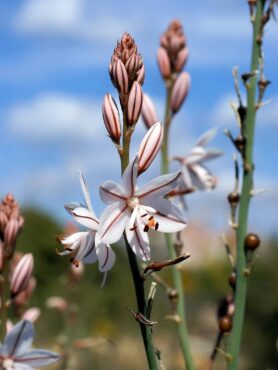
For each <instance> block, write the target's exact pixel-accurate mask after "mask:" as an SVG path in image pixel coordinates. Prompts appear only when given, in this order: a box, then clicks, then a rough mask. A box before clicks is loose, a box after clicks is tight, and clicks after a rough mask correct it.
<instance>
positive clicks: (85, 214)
mask: <svg viewBox="0 0 278 370" xmlns="http://www.w3.org/2000/svg"><path fill="white" fill-rule="evenodd" d="M71 215H72V216H73V218H74V219H75V221H77V222H78V223H80V224H81V225H83V226H86V227H88V228H89V229H92V230H95V231H96V230H97V229H98V219H97V218H96V217H95V216H94V214H93V213H91V211H89V210H88V209H87V208H85V207H77V208H75V209H74V210H72V211H71Z"/></svg>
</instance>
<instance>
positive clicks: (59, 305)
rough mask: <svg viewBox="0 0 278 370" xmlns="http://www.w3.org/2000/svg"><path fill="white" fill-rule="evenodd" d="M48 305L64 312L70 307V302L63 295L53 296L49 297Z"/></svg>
mask: <svg viewBox="0 0 278 370" xmlns="http://www.w3.org/2000/svg"><path fill="white" fill-rule="evenodd" d="M46 307H47V308H51V309H55V310H58V311H61V312H62V311H65V310H66V309H67V308H68V302H67V301H66V300H65V299H64V298H62V297H58V296H53V297H50V298H48V299H47V301H46Z"/></svg>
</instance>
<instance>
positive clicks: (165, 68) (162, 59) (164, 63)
mask: <svg viewBox="0 0 278 370" xmlns="http://www.w3.org/2000/svg"><path fill="white" fill-rule="evenodd" d="M157 63H158V67H159V70H160V73H161V75H162V77H164V78H165V79H167V78H169V77H171V65H170V59H169V57H168V54H167V52H166V50H165V49H164V48H163V47H160V48H158V51H157Z"/></svg>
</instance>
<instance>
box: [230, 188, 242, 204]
mask: <svg viewBox="0 0 278 370" xmlns="http://www.w3.org/2000/svg"><path fill="white" fill-rule="evenodd" d="M239 200H240V195H239V193H238V192H236V191H233V192H231V193H229V195H228V202H229V203H230V205H231V206H232V207H236V206H237V204H238V202H239Z"/></svg>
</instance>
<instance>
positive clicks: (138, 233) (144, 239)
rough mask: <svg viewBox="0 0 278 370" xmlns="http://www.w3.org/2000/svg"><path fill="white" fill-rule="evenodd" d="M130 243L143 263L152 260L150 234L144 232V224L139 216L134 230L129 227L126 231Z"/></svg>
mask: <svg viewBox="0 0 278 370" xmlns="http://www.w3.org/2000/svg"><path fill="white" fill-rule="evenodd" d="M125 232H126V237H127V240H128V243H129V245H130V247H131V249H132V250H133V252H134V253H135V254H136V255H137V256H138V257H139V258H140V259H141V260H143V261H148V260H149V259H150V243H149V237H148V233H147V232H145V231H144V224H143V222H142V221H141V219H140V216H139V215H138V214H137V217H136V219H135V222H134V226H133V227H132V228H130V227H129V225H127V226H126V229H125Z"/></svg>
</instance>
